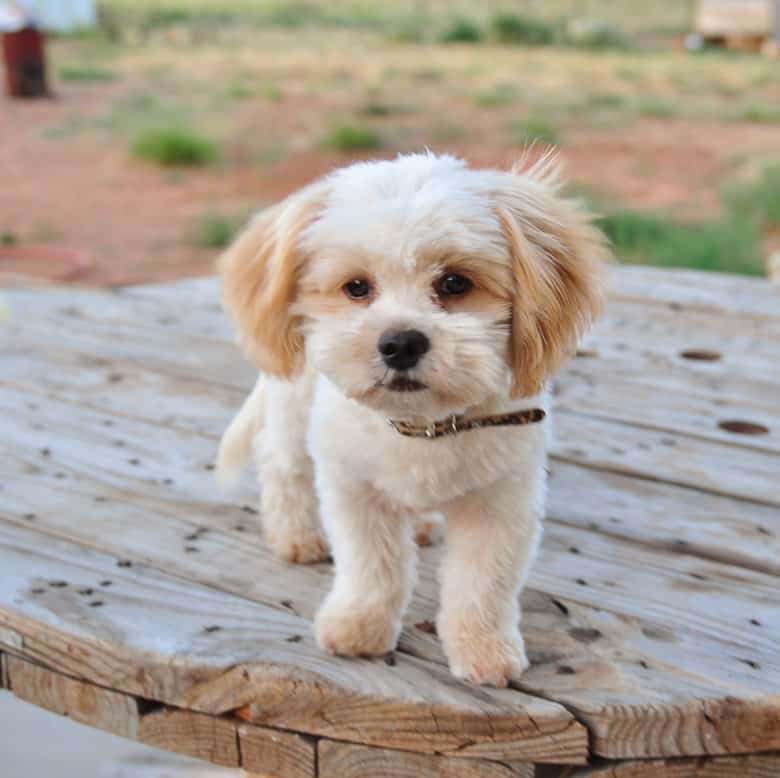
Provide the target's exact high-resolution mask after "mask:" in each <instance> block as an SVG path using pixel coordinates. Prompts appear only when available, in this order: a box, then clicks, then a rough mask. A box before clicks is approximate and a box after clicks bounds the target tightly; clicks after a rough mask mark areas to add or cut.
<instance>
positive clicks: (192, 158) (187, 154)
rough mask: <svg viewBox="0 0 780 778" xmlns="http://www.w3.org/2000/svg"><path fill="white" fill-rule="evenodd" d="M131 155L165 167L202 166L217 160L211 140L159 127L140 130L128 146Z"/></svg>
mask: <svg viewBox="0 0 780 778" xmlns="http://www.w3.org/2000/svg"><path fill="white" fill-rule="evenodd" d="M131 152H132V154H133V156H135V157H138V158H139V159H145V160H148V161H149V162H156V163H157V164H158V165H165V166H193V167H197V166H203V165H208V164H210V163H211V162H214V160H216V158H217V147H216V145H215V144H214V142H213V141H211V140H209V139H208V138H204V137H203V136H201V135H198V134H197V133H194V132H192V131H190V130H186V129H179V128H172V127H161V128H156V129H155V128H152V129H148V130H143V131H142V132H140V133H139V134H138V135H137V136H136V138H135V140H134V141H133V142H132V145H131Z"/></svg>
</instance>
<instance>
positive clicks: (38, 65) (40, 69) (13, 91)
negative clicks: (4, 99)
mask: <svg viewBox="0 0 780 778" xmlns="http://www.w3.org/2000/svg"><path fill="white" fill-rule="evenodd" d="M3 60H4V61H5V86H6V91H7V93H8V94H9V95H10V96H11V97H46V96H47V95H48V94H49V89H48V87H47V85H46V61H45V59H44V56H43V34H42V33H41V32H40V30H36V29H35V28H34V27H25V28H24V29H23V30H19V31H18V32H7V33H5V34H4V35H3Z"/></svg>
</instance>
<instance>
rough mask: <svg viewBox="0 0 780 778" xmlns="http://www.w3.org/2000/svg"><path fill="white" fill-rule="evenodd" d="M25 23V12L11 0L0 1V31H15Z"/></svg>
mask: <svg viewBox="0 0 780 778" xmlns="http://www.w3.org/2000/svg"><path fill="white" fill-rule="evenodd" d="M26 24H27V15H26V14H25V12H24V11H23V10H22V9H21V8H20V7H18V6H17V5H16V3H11V2H5V3H4V2H0V33H1V32H17V31H18V30H21V29H22V28H23V27H24V26H25V25H26Z"/></svg>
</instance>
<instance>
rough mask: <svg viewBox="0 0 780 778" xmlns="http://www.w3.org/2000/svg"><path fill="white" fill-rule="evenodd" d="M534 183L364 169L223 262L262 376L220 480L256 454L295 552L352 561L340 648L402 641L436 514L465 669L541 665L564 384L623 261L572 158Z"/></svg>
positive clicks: (427, 170) (444, 587) (265, 488)
mask: <svg viewBox="0 0 780 778" xmlns="http://www.w3.org/2000/svg"><path fill="white" fill-rule="evenodd" d="M525 168H526V169H523V165H521V166H519V167H517V168H516V169H513V170H512V171H511V172H500V171H496V170H471V169H468V168H467V167H466V166H465V164H464V163H463V162H462V161H460V160H458V159H455V158H453V157H450V156H436V155H433V154H413V155H408V156H400V157H399V158H398V159H396V160H395V161H381V162H366V163H359V164H355V165H352V166H350V167H347V168H344V169H341V170H337V171H335V172H334V173H332V174H330V175H328V176H326V177H324V178H323V179H321V180H319V181H316V182H315V183H313V184H311V185H310V186H307V187H306V188H304V189H302V190H301V191H299V192H297V193H295V194H293V195H291V196H290V197H288V198H287V199H286V200H285V201H284V202H282V203H280V204H278V205H275V206H273V207H271V208H269V209H267V210H265V211H263V212H262V213H260V214H259V215H258V216H256V217H255V218H254V220H253V221H252V222H251V224H250V225H249V226H248V227H247V228H246V229H245V231H244V232H243V234H241V235H240V237H239V238H238V239H237V240H236V242H235V243H234V245H233V246H232V247H230V248H229V249H228V251H227V252H226V253H225V254H224V255H223V256H222V258H221V259H220V270H221V274H222V279H223V288H224V302H225V305H226V308H227V310H228V311H229V312H230V314H231V315H232V317H233V319H234V321H235V324H236V327H237V330H238V333H239V336H240V341H241V343H242V345H243V347H244V349H245V351H246V353H247V354H248V355H249V357H250V358H251V359H252V360H253V361H254V363H255V364H256V365H257V367H258V369H259V370H260V374H261V375H260V378H259V380H258V383H257V386H256V387H255V389H254V391H253V392H252V394H251V395H250V396H249V398H248V399H247V400H246V402H245V404H244V406H243V408H242V409H241V411H240V412H239V414H238V415H237V417H236V418H235V420H234V421H233V423H232V424H231V426H230V428H229V429H228V430H227V432H226V433H225V436H224V437H223V440H222V444H221V448H220V454H219V469H220V471H221V472H222V473H223V475H224V474H229V473H230V472H232V471H235V470H236V469H237V468H238V467H239V466H240V465H241V464H242V463H243V462H244V460H245V459H246V458H247V457H248V455H249V453H250V451H251V449H252V448H253V447H254V452H255V456H256V459H257V463H258V467H259V473H260V480H261V482H262V506H261V507H262V521H263V530H264V533H265V538H266V541H267V543H268V544H269V546H270V547H271V548H272V549H273V551H274V553H275V554H277V555H278V556H279V557H280V558H282V559H285V560H288V561H292V562H316V561H318V560H322V559H324V558H326V556H327V555H328V553H329V549H330V552H331V553H332V555H333V558H334V562H335V577H334V581H333V587H332V589H331V591H330V593H329V594H328V596H327V598H326V599H325V601H324V603H323V604H322V606H321V607H320V609H319V612H318V613H317V616H316V619H315V624H314V629H315V634H316V638H317V641H318V643H319V645H320V646H321V647H322V648H323V649H324V650H325V651H328V652H331V653H333V654H340V655H345V656H355V655H360V656H373V655H380V654H384V653H386V652H387V651H390V650H391V649H393V648H394V647H395V645H396V642H397V640H398V637H399V634H400V631H401V622H402V618H403V615H404V610H405V608H406V607H407V604H408V602H409V599H410V596H411V592H412V588H413V586H414V579H415V553H416V547H415V543H414V529H415V522H416V521H418V520H419V519H420V517H424V516H426V515H430V512H432V511H434V512H440V513H442V514H444V516H445V517H446V549H445V555H444V559H443V563H442V567H441V607H440V610H439V613H438V617H437V630H438V634H439V636H440V638H441V641H442V645H443V648H444V651H445V653H446V655H447V658H448V660H449V665H450V669H451V671H452V672H453V673H454V674H455V675H456V676H458V677H460V678H464V679H468V680H470V681H473V682H476V683H480V684H492V685H495V686H504V685H506V684H507V681H508V679H509V678H510V677H516V676H517V675H519V674H520V673H522V672H523V670H525V668H526V667H527V666H528V660H527V659H526V655H525V650H524V646H523V640H522V638H521V635H520V632H519V622H520V612H519V607H520V606H519V597H518V594H519V591H520V589H521V587H522V586H523V584H524V582H525V580H526V578H527V576H528V572H529V568H530V566H531V564H532V562H533V559H534V556H535V554H536V551H537V548H538V545H539V540H540V535H541V518H542V515H543V510H544V497H545V448H546V439H547V427H548V422H547V421H545V420H544V419H545V416H546V415H547V413H548V405H549V400H548V397H547V393H546V391H545V383H546V381H547V379H548V378H549V377H550V375H551V374H552V373H553V372H554V371H555V370H556V369H557V368H558V367H559V366H560V365H561V363H562V362H563V360H564V359H565V358H566V357H567V355H569V354H570V353H571V351H572V350H573V349H574V347H575V344H576V341H577V339H578V336H579V335H580V333H581V332H582V331H583V329H584V328H585V327H586V325H588V323H589V322H590V321H591V320H592V319H593V317H594V316H595V315H596V314H597V312H598V311H599V308H600V306H601V301H602V283H601V279H600V269H601V266H602V264H603V262H604V260H606V259H607V255H608V251H607V248H606V246H605V242H604V238H603V236H602V234H601V233H600V232H599V231H598V230H596V229H595V228H594V227H593V226H592V225H591V223H590V219H589V216H588V214H586V213H585V212H584V211H583V210H582V209H581V207H580V205H579V204H578V203H576V202H573V201H571V200H567V199H565V198H564V197H562V196H561V194H560V185H559V176H558V167H557V164H556V161H555V159H554V158H553V157H551V156H550V155H547V156H546V157H544V158H543V159H542V160H541V161H540V162H537V163H536V164H535V165H531V166H528V165H526V166H525ZM323 529H324V534H323Z"/></svg>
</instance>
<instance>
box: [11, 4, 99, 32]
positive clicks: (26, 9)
mask: <svg viewBox="0 0 780 778" xmlns="http://www.w3.org/2000/svg"><path fill="white" fill-rule="evenodd" d="M30 22H32V23H34V24H35V26H36V27H39V28H40V29H42V30H51V31H53V32H71V31H73V30H79V29H83V28H84V27H94V26H95V24H96V23H97V14H96V11H95V0H0V31H2V32H14V31H16V30H20V29H21V28H22V27H24V26H25V25H26V24H28V23H30Z"/></svg>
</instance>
